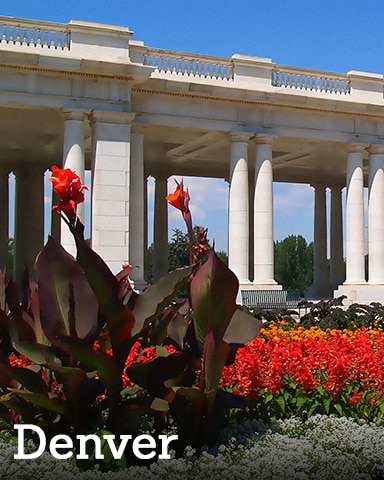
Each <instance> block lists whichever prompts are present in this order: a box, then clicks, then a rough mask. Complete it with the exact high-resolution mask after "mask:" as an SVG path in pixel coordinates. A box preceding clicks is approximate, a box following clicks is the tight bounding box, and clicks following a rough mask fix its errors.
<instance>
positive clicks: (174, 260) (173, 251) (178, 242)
mask: <svg viewBox="0 0 384 480" xmlns="http://www.w3.org/2000/svg"><path fill="white" fill-rule="evenodd" d="M198 228H199V227H197V226H195V227H194V229H193V232H194V242H195V241H196V231H197V229H198ZM207 246H208V247H209V248H211V245H210V243H209V242H208V244H207ZM216 254H217V256H218V257H219V258H220V260H222V261H223V262H224V263H225V264H226V265H228V255H227V254H226V252H223V251H220V252H216ZM152 261H153V245H150V246H149V247H148V249H147V252H146V277H145V278H146V280H147V281H148V282H149V283H151V282H152ZM188 264H189V238H188V233H184V232H183V231H182V230H180V229H179V228H175V229H173V234H172V237H171V239H170V241H169V242H168V269H169V271H172V270H175V269H177V268H181V267H183V266H185V265H188Z"/></svg>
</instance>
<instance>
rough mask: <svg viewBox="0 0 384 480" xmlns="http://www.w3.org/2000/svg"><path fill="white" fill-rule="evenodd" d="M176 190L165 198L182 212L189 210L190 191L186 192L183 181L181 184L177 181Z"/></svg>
mask: <svg viewBox="0 0 384 480" xmlns="http://www.w3.org/2000/svg"><path fill="white" fill-rule="evenodd" d="M176 184H177V186H176V190H175V191H174V192H173V193H170V194H169V195H167V196H166V197H165V198H166V200H167V201H168V202H169V203H170V204H171V205H172V206H173V207H175V208H178V209H179V210H180V211H181V212H186V211H187V210H189V201H190V196H189V193H188V189H187V190H184V185H183V180H181V182H180V183H178V182H177V181H176Z"/></svg>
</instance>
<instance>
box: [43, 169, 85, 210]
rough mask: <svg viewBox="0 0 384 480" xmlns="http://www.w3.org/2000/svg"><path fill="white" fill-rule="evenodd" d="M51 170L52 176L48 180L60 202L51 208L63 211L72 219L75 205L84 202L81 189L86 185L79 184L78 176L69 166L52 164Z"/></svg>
mask: <svg viewBox="0 0 384 480" xmlns="http://www.w3.org/2000/svg"><path fill="white" fill-rule="evenodd" d="M51 170H52V177H50V178H49V180H50V181H51V182H52V183H53V190H54V192H55V193H57V194H58V195H59V197H60V203H59V204H58V205H55V206H54V207H53V208H52V210H54V211H56V212H58V213H60V212H64V213H65V214H66V215H67V217H68V218H70V219H73V218H74V217H75V215H76V209H77V205H78V204H79V203H82V202H84V193H83V191H84V190H87V187H86V186H85V185H82V184H81V179H80V177H79V176H78V175H76V173H75V172H73V171H72V170H70V169H69V168H58V167H56V166H55V165H53V166H52V169H51Z"/></svg>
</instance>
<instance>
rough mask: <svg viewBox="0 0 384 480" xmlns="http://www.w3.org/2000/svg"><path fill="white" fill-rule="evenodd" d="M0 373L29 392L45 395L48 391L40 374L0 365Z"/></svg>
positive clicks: (25, 369) (26, 369)
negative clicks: (6, 375)
mask: <svg viewBox="0 0 384 480" xmlns="http://www.w3.org/2000/svg"><path fill="white" fill-rule="evenodd" d="M0 372H2V373H6V374H8V375H9V376H10V377H11V378H14V379H15V380H16V381H17V382H19V383H20V384H21V385H22V386H23V387H24V388H26V389H27V390H29V391H30V392H35V393H42V394H45V393H47V392H48V391H49V387H48V385H47V384H46V383H45V382H44V380H43V379H42V377H41V374H40V373H37V372H34V371H33V370H30V369H29V368H19V367H11V366H10V365H5V364H1V363H0Z"/></svg>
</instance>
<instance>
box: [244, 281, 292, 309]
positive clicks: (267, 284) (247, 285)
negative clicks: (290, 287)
mask: <svg viewBox="0 0 384 480" xmlns="http://www.w3.org/2000/svg"><path fill="white" fill-rule="evenodd" d="M282 289H283V287H282V286H281V285H279V284H278V283H277V282H276V281H275V280H265V281H264V282H262V283H261V282H260V283H255V282H251V281H250V280H239V291H238V294H237V298H236V303H238V304H239V305H241V304H242V303H243V301H242V298H241V291H242V290H282Z"/></svg>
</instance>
